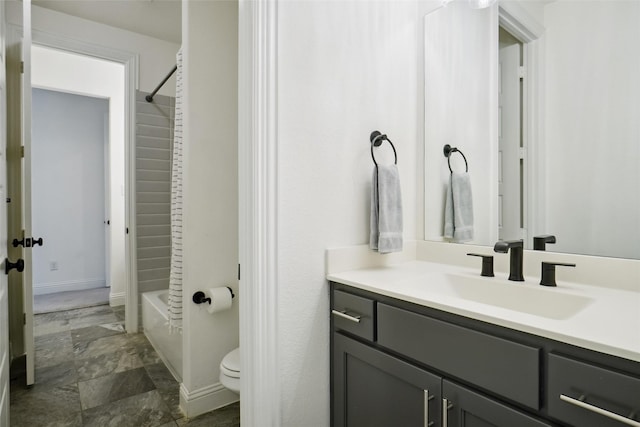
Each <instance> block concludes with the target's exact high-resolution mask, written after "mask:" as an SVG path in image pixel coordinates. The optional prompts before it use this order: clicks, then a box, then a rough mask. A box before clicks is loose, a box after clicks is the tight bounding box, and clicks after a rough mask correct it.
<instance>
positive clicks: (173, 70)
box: [144, 65, 178, 102]
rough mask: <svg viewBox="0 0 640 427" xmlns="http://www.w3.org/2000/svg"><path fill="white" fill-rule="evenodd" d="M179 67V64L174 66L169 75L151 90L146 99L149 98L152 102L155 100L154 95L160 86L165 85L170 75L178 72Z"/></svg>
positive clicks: (148, 100)
mask: <svg viewBox="0 0 640 427" xmlns="http://www.w3.org/2000/svg"><path fill="white" fill-rule="evenodd" d="M177 69H178V66H177V65H176V66H174V67H173V69H172V70H171V71H170V72H169V74H167V77H165V78H164V79H163V80H162V81H161V82H160V84H159V85H158V86H157V87H156V88H155V89H154V90H153V92H151V93H150V94H149V95H147V96H145V97H144V99H146V100H147V102H151V101H153V96H154V95H155V94H156V93H157V92H158V91H159V90H160V88H161V87H162V86H164V84H165V83H166V82H167V80H169V77H171V76H172V75H173V73H175V72H176V70H177Z"/></svg>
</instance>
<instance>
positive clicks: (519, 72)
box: [518, 67, 525, 79]
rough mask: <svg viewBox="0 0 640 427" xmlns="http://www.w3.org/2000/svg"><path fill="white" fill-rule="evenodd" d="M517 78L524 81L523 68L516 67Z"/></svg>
mask: <svg viewBox="0 0 640 427" xmlns="http://www.w3.org/2000/svg"><path fill="white" fill-rule="evenodd" d="M518 77H519V78H521V79H524V77H525V71H524V67H518Z"/></svg>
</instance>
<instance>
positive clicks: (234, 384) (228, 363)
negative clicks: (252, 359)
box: [220, 347, 240, 394]
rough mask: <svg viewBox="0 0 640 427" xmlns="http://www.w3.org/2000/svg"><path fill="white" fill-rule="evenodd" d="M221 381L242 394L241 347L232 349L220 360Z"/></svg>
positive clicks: (228, 387)
mask: <svg viewBox="0 0 640 427" xmlns="http://www.w3.org/2000/svg"><path fill="white" fill-rule="evenodd" d="M220 383H221V384H222V385H223V386H225V387H226V388H227V389H229V390H231V391H233V392H236V393H238V394H240V347H238V348H236V349H235V350H232V351H230V352H229V353H228V354H227V355H226V356H225V357H224V358H223V359H222V362H220Z"/></svg>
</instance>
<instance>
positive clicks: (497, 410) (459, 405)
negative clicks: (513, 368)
mask: <svg viewBox="0 0 640 427" xmlns="http://www.w3.org/2000/svg"><path fill="white" fill-rule="evenodd" d="M442 397H443V404H442V405H443V408H442V410H443V411H445V413H446V415H445V416H444V417H443V418H444V421H443V423H442V426H446V427H516V426H517V427H551V426H553V424H549V423H547V422H545V421H541V420H539V419H537V418H533V417H531V416H529V415H527V414H525V413H523V412H521V411H519V410H517V409H514V408H512V407H510V406H508V405H505V404H504V403H501V402H498V401H496V400H493V399H491V398H489V397H487V396H485V395H483V394H482V393H478V392H476V391H474V390H472V389H469V388H466V387H463V386H461V385H458V384H455V383H453V382H451V381H448V380H443V382H442ZM390 425H391V424H390ZM398 425H399V424H398Z"/></svg>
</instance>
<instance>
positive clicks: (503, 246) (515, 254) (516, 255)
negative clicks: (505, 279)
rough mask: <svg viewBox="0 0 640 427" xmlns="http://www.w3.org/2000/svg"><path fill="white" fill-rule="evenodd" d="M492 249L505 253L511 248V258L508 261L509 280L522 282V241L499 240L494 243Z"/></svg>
mask: <svg viewBox="0 0 640 427" xmlns="http://www.w3.org/2000/svg"><path fill="white" fill-rule="evenodd" d="M493 250H494V251H496V252H499V253H503V254H506V253H507V252H509V250H511V258H510V261H509V280H513V281H515V282H524V276H523V275H522V254H523V250H524V242H523V241H522V240H509V241H504V240H500V241H499V242H497V243H496V244H495V246H494V247H493Z"/></svg>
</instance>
